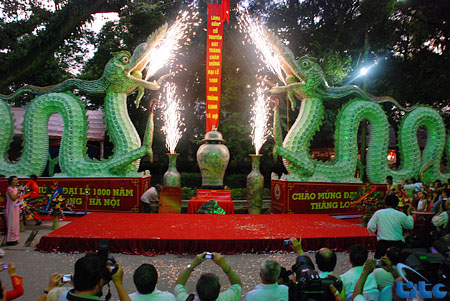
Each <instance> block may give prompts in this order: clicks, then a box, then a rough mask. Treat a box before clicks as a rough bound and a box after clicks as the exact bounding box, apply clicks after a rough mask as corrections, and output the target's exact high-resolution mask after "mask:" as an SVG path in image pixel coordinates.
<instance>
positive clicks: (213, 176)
mask: <svg viewBox="0 0 450 301" xmlns="http://www.w3.org/2000/svg"><path fill="white" fill-rule="evenodd" d="M224 141H225V140H223V138H222V134H221V133H220V132H218V131H216V130H212V131H209V132H208V133H206V134H205V139H203V140H202V142H204V144H202V145H201V146H200V147H199V148H198V151H197V164H198V166H199V168H200V172H201V174H202V187H203V188H206V189H222V188H223V177H224V175H225V170H226V169H227V166H228V161H229V160H230V152H229V151H228V148H227V147H226V145H225V144H222V143H223V142H224Z"/></svg>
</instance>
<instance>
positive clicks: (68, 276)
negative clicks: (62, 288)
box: [61, 274, 72, 283]
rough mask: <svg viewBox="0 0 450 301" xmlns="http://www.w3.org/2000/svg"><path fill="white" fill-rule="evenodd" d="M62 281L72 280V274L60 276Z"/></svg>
mask: <svg viewBox="0 0 450 301" xmlns="http://www.w3.org/2000/svg"><path fill="white" fill-rule="evenodd" d="M61 282H62V283H67V282H72V275H71V274H65V275H64V276H62V278H61Z"/></svg>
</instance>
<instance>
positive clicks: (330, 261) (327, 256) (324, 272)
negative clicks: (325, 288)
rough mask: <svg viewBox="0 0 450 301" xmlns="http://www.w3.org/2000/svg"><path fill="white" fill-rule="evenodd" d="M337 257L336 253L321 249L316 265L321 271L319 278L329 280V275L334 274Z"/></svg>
mask: <svg viewBox="0 0 450 301" xmlns="http://www.w3.org/2000/svg"><path fill="white" fill-rule="evenodd" d="M336 262H337V257H336V253H334V252H333V251H331V250H330V249H328V248H321V249H320V250H319V251H318V252H317V253H316V264H317V268H318V269H319V271H320V273H319V277H320V278H327V277H328V274H330V273H333V271H334V268H335V267H336Z"/></svg>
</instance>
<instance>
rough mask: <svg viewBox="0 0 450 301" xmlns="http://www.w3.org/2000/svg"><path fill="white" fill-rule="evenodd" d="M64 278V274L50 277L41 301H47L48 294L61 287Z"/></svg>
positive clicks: (54, 274) (55, 274)
mask: <svg viewBox="0 0 450 301" xmlns="http://www.w3.org/2000/svg"><path fill="white" fill-rule="evenodd" d="M62 276H63V274H59V273H53V274H51V275H50V280H49V281H48V286H47V288H46V289H45V290H44V293H43V294H42V295H41V296H40V297H39V301H45V300H47V295H48V292H49V291H51V290H52V289H53V288H55V287H58V286H59V284H60V281H61V278H62Z"/></svg>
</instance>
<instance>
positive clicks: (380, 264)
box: [375, 260, 383, 268]
mask: <svg viewBox="0 0 450 301" xmlns="http://www.w3.org/2000/svg"><path fill="white" fill-rule="evenodd" d="M382 265H383V262H382V261H381V260H377V263H376V264H375V267H376V268H381V266H382Z"/></svg>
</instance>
